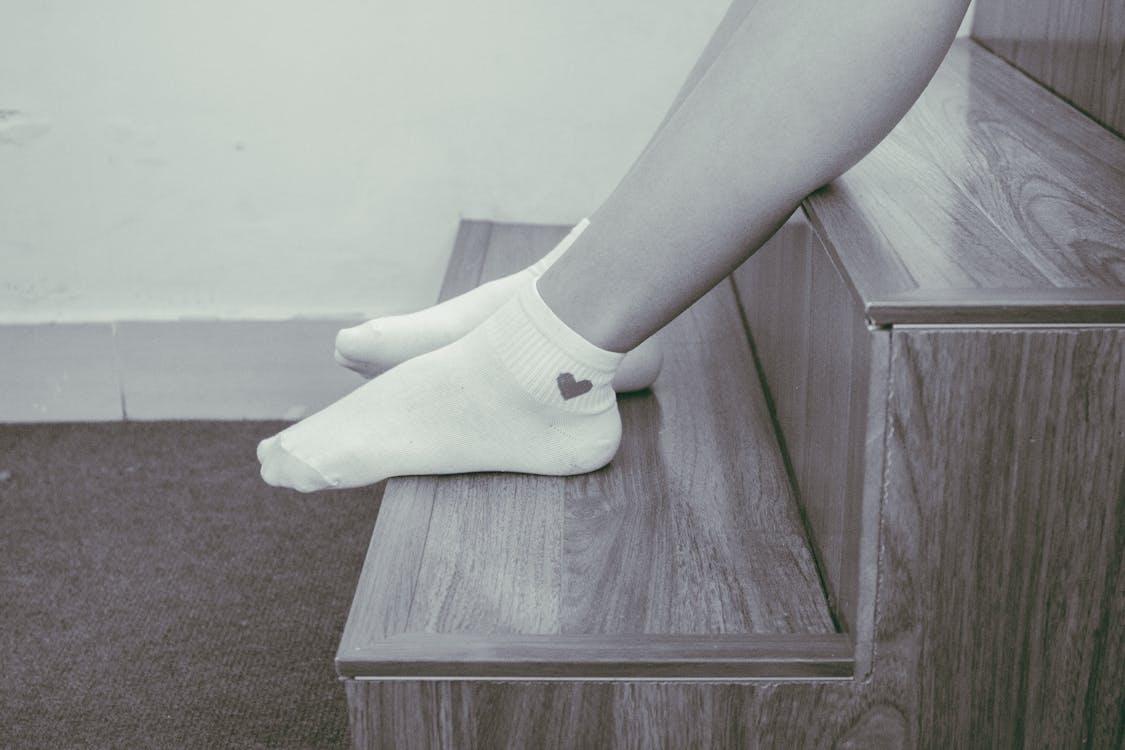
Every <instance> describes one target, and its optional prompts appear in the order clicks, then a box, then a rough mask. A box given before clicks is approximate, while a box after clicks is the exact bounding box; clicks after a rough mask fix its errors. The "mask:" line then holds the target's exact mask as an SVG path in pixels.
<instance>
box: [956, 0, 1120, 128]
mask: <svg viewBox="0 0 1125 750" xmlns="http://www.w3.org/2000/svg"><path fill="white" fill-rule="evenodd" d="M973 38H974V39H976V40H977V41H979V42H981V43H982V44H984V45H986V46H987V47H988V48H989V49H990V50H992V51H993V52H995V53H996V54H998V55H1000V56H1001V57H1003V58H1004V59H1005V60H1007V61H1009V62H1010V63H1012V64H1013V65H1015V66H1016V67H1018V68H1020V69H1021V70H1023V71H1024V72H1025V73H1027V74H1028V75H1030V76H1031V77H1032V78H1035V79H1036V80H1037V81H1039V82H1041V83H1043V84H1044V85H1046V86H1048V87H1049V88H1050V89H1051V90H1052V91H1054V92H1056V93H1057V94H1059V95H1060V96H1062V97H1063V98H1064V99H1066V100H1067V101H1069V102H1071V103H1073V104H1074V105H1076V106H1077V107H1079V108H1080V109H1082V110H1083V111H1085V112H1087V113H1089V114H1090V115H1091V116H1093V117H1094V118H1095V119H1097V120H1099V121H1100V122H1101V123H1102V124H1104V125H1106V126H1107V127H1110V128H1112V129H1114V130H1116V131H1117V133H1118V134H1119V135H1125V66H1123V65H1122V61H1123V59H1125V58H1123V55H1125V53H1123V50H1125V6H1123V5H1122V4H1121V3H1120V2H1118V0H1057V1H1056V2H1045V1H1043V2H1032V3H1028V2H1026V1H1020V0H977V10H976V15H975V16H974V17H973Z"/></svg>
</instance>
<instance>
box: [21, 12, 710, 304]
mask: <svg viewBox="0 0 1125 750" xmlns="http://www.w3.org/2000/svg"><path fill="white" fill-rule="evenodd" d="M725 5H726V2H725V0H665V1H664V2H661V3H653V2H652V1H651V0H614V1H612V2H606V0H571V1H570V2H567V3H555V2H537V1H534V0H533V1H530V2H529V1H528V0H480V1H478V2H472V3H467V2H453V1H452V0H449V1H446V2H404V1H400V2H389V1H388V0H371V1H364V0H326V1H325V2H312V1H311V0H305V1H303V2H302V1H301V0H192V1H191V2H186V1H184V0H101V1H100V2H97V3H93V2H80V1H78V0H72V1H70V2H64V1H62V0H0V322H12V321H33V322H37V321H64V320H90V321H104V320H124V319H176V318H183V317H189V318H195V317H204V318H208V317H219V318H223V317H233V318H263V319H284V318H288V317H291V316H305V317H340V316H347V315H359V314H377V313H385V312H391V311H396V310H404V309H409V308H413V307H417V306H420V305H423V304H426V303H428V302H429V301H430V300H432V298H433V297H434V296H435V295H436V293H437V289H438V286H439V285H440V280H441V275H442V272H443V268H444V265H445V262H446V258H447V255H448V252H449V250H450V247H451V243H452V240H453V236H454V232H455V229H456V225H457V222H458V219H459V217H460V216H468V217H481V218H495V219H502V220H503V219H507V220H518V221H530V222H559V223H562V222H566V221H573V220H576V219H578V218H579V217H581V216H583V215H584V214H586V213H588V212H589V211H590V210H592V208H593V207H594V206H595V205H596V204H597V202H598V201H599V200H600V199H601V198H602V197H603V196H604V195H605V194H606V193H607V192H608V191H609V190H610V189H611V187H612V186H613V184H614V182H615V180H616V179H617V177H618V176H619V175H620V174H621V173H622V172H623V170H624V169H625V168H626V167H627V166H628V164H629V163H630V162H631V161H632V159H633V157H634V156H635V154H636V153H637V152H638V151H639V149H640V148H641V147H642V146H643V144H644V142H645V140H646V138H647V136H648V135H649V133H650V131H651V130H652V128H653V127H654V125H655V124H656V122H658V121H659V118H660V117H661V115H662V114H663V111H664V108H665V107H666V106H667V104H668V102H669V101H670V99H671V97H672V96H673V94H674V92H675V90H676V89H677V88H678V86H679V85H680V83H681V81H682V80H683V77H684V76H685V74H686V72H687V70H688V68H689V67H690V65H691V63H692V61H693V59H694V58H695V56H696V55H697V54H698V52H699V51H700V50H701V49H702V46H703V44H704V43H705V41H706V39H707V37H708V36H709V34H710V32H711V30H712V29H713V28H714V26H715V24H716V23H717V22H718V19H719V17H720V16H721V14H722V11H723V10H724V8H725ZM657 6H659V9H658V10H654V8H656V7H657Z"/></svg>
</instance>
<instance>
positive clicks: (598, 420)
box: [258, 282, 624, 492]
mask: <svg viewBox="0 0 1125 750" xmlns="http://www.w3.org/2000/svg"><path fill="white" fill-rule="evenodd" d="M623 356H624V355H622V354H618V353H616V352H610V351H606V350H604V349H601V348H599V347H597V346H594V345H593V344H591V343H590V342H588V341H586V340H585V339H584V338H583V337H582V336H580V335H579V334H578V333H576V332H575V331H574V330H572V329H571V328H570V327H569V326H567V325H566V324H565V323H564V322H563V321H562V320H560V319H559V318H558V317H557V316H556V315H555V314H554V312H553V311H552V310H551V309H550V308H549V307H548V306H547V304H546V303H545V302H544V301H543V299H542V298H541V297H540V296H539V292H538V290H537V289H536V288H535V283H534V282H531V283H529V284H528V285H527V286H525V287H524V288H523V289H521V290H520V291H519V292H518V293H517V294H516V295H515V296H514V297H512V298H511V299H510V300H508V301H507V302H506V303H504V305H502V306H501V307H500V309H499V310H497V311H496V312H495V313H494V314H493V315H492V316H491V317H489V318H488V319H487V320H485V321H484V323H482V324H481V325H480V326H478V327H477V328H475V329H473V330H472V331H471V332H469V333H468V334H467V335H465V336H464V337H462V338H460V339H458V340H456V341H455V342H453V343H452V344H449V345H448V346H444V347H441V348H439V349H437V350H435V351H432V352H429V353H427V354H423V355H421V356H418V357H414V358H412V359H410V360H408V361H407V362H404V363H403V364H401V365H399V366H397V367H394V368H392V369H391V370H389V371H387V372H386V373H384V374H383V375H381V376H379V377H377V378H375V379H374V380H372V381H370V382H369V383H366V384H365V385H362V386H360V387H359V388H357V389H356V390H355V391H353V392H352V393H350V394H349V395H347V396H345V397H344V398H342V399H340V400H339V401H337V402H336V403H334V404H332V405H331V406H329V407H328V408H326V409H324V410H322V411H320V412H317V413H316V414H314V415H312V416H311V417H309V418H308V419H305V420H303V421H301V422H299V423H297V424H295V425H293V426H292V427H289V428H288V429H286V430H283V431H282V432H280V433H279V434H277V435H275V436H273V437H271V438H268V439H267V440H263V441H262V442H261V443H260V444H259V446H258V458H259V460H260V461H261V464H262V478H263V479H265V480H266V482H268V483H270V484H272V485H275V486H283V487H291V488H293V489H297V490H301V491H303V492H310V491H314V490H320V489H329V488H337V487H340V488H342V487H359V486H363V485H367V484H373V483H375V482H378V481H380V480H382V479H385V478H387V477H391V476H400V475H407V474H454V473H462V472H473V471H518V472H525V473H531V474H550V475H567V474H580V473H584V472H588V471H593V470H594V469H598V468H600V467H602V466H604V465H605V464H606V463H608V462H609V460H610V459H611V458H612V457H613V455H614V453H616V451H617V447H618V445H619V443H620V440H621V419H620V416H619V415H618V411H617V401H616V398H615V394H614V391H613V387H612V381H613V375H614V372H615V371H616V369H617V367H618V366H619V365H620V363H621V360H622V358H623Z"/></svg>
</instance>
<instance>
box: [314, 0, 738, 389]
mask: <svg viewBox="0 0 1125 750" xmlns="http://www.w3.org/2000/svg"><path fill="white" fill-rule="evenodd" d="M757 2H758V0H735V1H734V2H733V3H731V5H730V7H729V8H728V9H727V12H726V15H725V16H724V17H723V19H722V21H721V22H720V23H719V26H718V28H717V29H716V30H715V32H714V34H713V35H712V37H711V39H710V41H709V42H708V44H707V46H706V48H705V49H704V50H703V54H701V55H700V57H699V59H698V60H697V61H696V63H695V65H694V66H693V68H692V70H691V72H690V73H689V74H688V77H687V80H686V81H685V82H684V85H683V86H682V87H681V89H680V91H679V93H678V94H677V95H676V98H675V100H674V101H673V102H672V105H671V107H670V108H669V109H668V113H667V114H666V115H665V117H664V120H663V121H662V122H661V124H660V126H659V127H658V128H657V130H656V133H654V134H653V140H655V138H656V136H657V135H658V134H659V133H660V131H661V130H662V129H663V127H664V124H665V123H667V122H668V120H669V119H671V117H672V115H673V114H674V113H675V112H676V110H677V109H679V107H680V105H681V104H682V103H683V101H684V100H685V99H686V98H687V96H688V94H690V93H691V91H692V89H694V88H695V86H696V85H697V84H698V83H699V81H700V79H701V78H702V77H703V75H704V73H706V72H707V70H708V69H709V68H710V67H711V65H712V64H713V63H714V62H715V59H716V58H718V56H719V55H720V54H721V52H722V51H723V49H724V48H725V47H726V45H727V43H728V42H729V41H730V39H731V37H732V36H734V33H735V31H737V29H738V27H739V25H740V24H741V23H742V20H743V19H744V18H745V17H746V15H747V13H749V12H750V10H751V9H752V8H753V7H754V5H755V4H756V3H757ZM651 145H652V141H650V142H649V146H650V147H651ZM585 223H586V222H585V220H584V221H583V223H582V224H579V226H578V227H575V231H574V232H571V234H570V235H568V236H567V238H566V239H565V240H563V242H562V243H560V244H559V246H558V247H556V248H555V249H554V250H552V251H551V252H550V253H549V254H548V255H547V257H545V258H543V259H541V260H540V261H539V262H537V263H535V264H534V265H532V266H530V267H528V268H525V269H523V270H521V271H519V272H517V273H514V274H511V275H510V276H506V277H504V278H501V279H496V280H494V281H490V282H488V283H486V284H483V285H481V286H479V287H477V288H476V289H472V290H470V291H468V292H466V293H464V294H461V295H459V296H457V297H454V298H453V299H451V300H446V301H445V302H442V303H439V304H437V305H433V306H431V307H427V308H424V309H422V310H418V311H417V312H411V313H407V314H405V315H390V316H383V317H379V318H374V319H372V320H368V321H366V322H364V323H361V324H360V325H357V326H353V327H350V328H345V329H343V330H341V331H340V332H339V334H338V335H337V336H336V361H337V362H338V363H339V364H341V365H343V366H344V367H347V368H348V369H351V370H354V371H355V372H358V373H360V374H361V375H363V376H365V377H367V378H373V377H375V376H377V375H381V374H383V373H384V372H386V371H387V370H390V369H391V368H393V367H396V366H397V365H400V364H402V363H403V362H405V361H407V360H409V359H413V358H414V357H417V356H419V355H422V354H425V353H427V352H431V351H434V350H435V349H438V348H440V347H442V346H446V345H448V344H450V343H452V342H454V341H456V340H457V339H459V338H461V337H462V336H464V335H465V334H467V333H468V332H469V331H471V330H473V329H474V328H476V327H477V326H478V325H480V324H481V323H482V322H484V320H485V319H486V318H488V317H489V316H490V315H492V314H493V313H495V312H496V311H497V310H498V309H499V308H500V307H501V305H503V304H504V303H505V302H507V301H508V300H509V299H511V298H512V297H513V296H514V295H515V293H516V291H518V290H519V289H520V288H522V287H523V286H524V285H526V284H527V283H530V282H531V281H533V280H534V279H536V278H538V277H539V276H541V275H542V274H543V272H544V271H546V270H547V268H549V267H550V266H551V265H552V264H553V263H554V261H555V260H557V259H558V258H559V257H561V256H562V253H563V252H565V250H566V248H567V247H569V244H570V242H571V241H573V239H574V237H575V236H577V235H576V232H580V231H581V229H582V228H584V225H585ZM662 360H663V353H662V352H661V350H660V347H659V345H658V344H657V343H656V342H655V341H653V340H652V339H649V340H647V341H645V342H643V343H641V344H640V345H639V346H637V347H636V348H634V349H632V350H631V351H630V352H629V353H628V354H627V355H626V357H625V358H624V359H623V360H622V361H621V366H620V367H618V369H617V372H616V374H615V375H614V377H613V386H614V390H616V391H617V392H619V393H621V392H627V391H634V390H640V389H643V388H647V387H649V386H650V385H652V383H653V381H654V380H655V379H656V376H657V375H658V374H659V372H660V367H661V363H662Z"/></svg>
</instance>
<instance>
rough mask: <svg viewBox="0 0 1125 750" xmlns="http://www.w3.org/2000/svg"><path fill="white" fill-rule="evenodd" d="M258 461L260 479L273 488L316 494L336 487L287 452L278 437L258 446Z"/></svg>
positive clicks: (312, 468)
mask: <svg viewBox="0 0 1125 750" xmlns="http://www.w3.org/2000/svg"><path fill="white" fill-rule="evenodd" d="M258 460H259V461H261V464H262V469H261V475H262V479H263V480H264V481H265V482H266V484H269V485H272V486H274V487H288V488H290V489H294V490H297V491H298V492H316V491H317V490H323V489H330V488H332V487H335V486H336V484H335V483H333V482H331V481H329V480H328V479H327V478H325V476H324V475H323V474H321V473H320V472H319V471H317V470H316V468H314V467H313V466H311V465H310V464H308V463H307V462H305V461H303V460H301V459H300V458H298V457H297V456H295V455H294V454H293V453H292V452H290V451H289V450H287V449H286V448H285V446H284V444H283V443H282V441H281V439H280V436H277V435H275V436H274V437H272V438H269V439H267V440H263V441H262V442H261V443H259V444H258Z"/></svg>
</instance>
